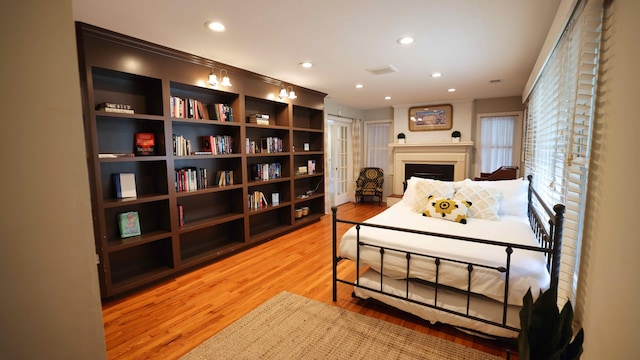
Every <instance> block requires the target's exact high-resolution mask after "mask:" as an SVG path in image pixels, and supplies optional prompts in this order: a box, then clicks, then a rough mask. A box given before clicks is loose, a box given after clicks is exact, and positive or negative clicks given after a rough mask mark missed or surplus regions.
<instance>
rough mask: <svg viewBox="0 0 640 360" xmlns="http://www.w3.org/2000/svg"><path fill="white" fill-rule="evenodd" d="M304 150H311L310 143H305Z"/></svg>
mask: <svg viewBox="0 0 640 360" xmlns="http://www.w3.org/2000/svg"><path fill="white" fill-rule="evenodd" d="M304 151H309V143H304Z"/></svg>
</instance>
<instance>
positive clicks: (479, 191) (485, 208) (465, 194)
mask: <svg viewBox="0 0 640 360" xmlns="http://www.w3.org/2000/svg"><path fill="white" fill-rule="evenodd" d="M453 199H454V200H458V201H469V202H471V204H472V205H471V207H470V208H469V213H468V215H469V217H471V218H476V219H486V220H499V217H498V211H499V210H500V191H499V190H497V189H494V188H491V187H485V186H475V185H473V184H464V185H463V186H462V187H461V188H460V189H458V191H456V194H455V196H454V197H453Z"/></svg>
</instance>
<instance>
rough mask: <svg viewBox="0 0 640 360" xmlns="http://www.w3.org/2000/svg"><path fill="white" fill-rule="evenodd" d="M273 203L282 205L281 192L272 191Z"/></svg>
mask: <svg viewBox="0 0 640 360" xmlns="http://www.w3.org/2000/svg"><path fill="white" fill-rule="evenodd" d="M271 205H273V206H276V205H280V193H277V192H275V193H271Z"/></svg>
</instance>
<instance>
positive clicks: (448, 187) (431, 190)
mask: <svg viewBox="0 0 640 360" xmlns="http://www.w3.org/2000/svg"><path fill="white" fill-rule="evenodd" d="M453 193H454V187H453V183H452V182H446V181H438V180H424V179H423V180H421V181H418V182H417V183H416V187H415V195H414V203H413V211H415V212H423V211H424V209H426V207H427V205H428V203H429V196H435V197H443V198H451V197H453Z"/></svg>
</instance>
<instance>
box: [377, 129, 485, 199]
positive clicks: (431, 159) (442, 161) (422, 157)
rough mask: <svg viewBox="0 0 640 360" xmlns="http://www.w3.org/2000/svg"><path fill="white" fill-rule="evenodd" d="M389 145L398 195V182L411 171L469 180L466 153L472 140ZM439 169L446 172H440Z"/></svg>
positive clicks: (409, 175) (395, 188)
mask: <svg viewBox="0 0 640 360" xmlns="http://www.w3.org/2000/svg"><path fill="white" fill-rule="evenodd" d="M389 146H390V147H391V148H392V151H393V174H392V176H393V193H394V194H402V192H403V185H402V183H403V182H404V181H406V180H407V179H408V178H409V177H411V174H413V173H415V172H427V173H433V174H437V176H438V177H441V178H440V180H453V181H459V180H464V179H465V178H467V177H469V175H468V174H469V169H468V168H469V150H470V148H471V147H472V146H473V142H472V141H464V142H459V143H454V142H445V143H421V144H390V145H389ZM414 169H418V170H419V171H415V170H414ZM443 169H447V170H446V171H444V172H441V170H443ZM407 172H409V173H407Z"/></svg>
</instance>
